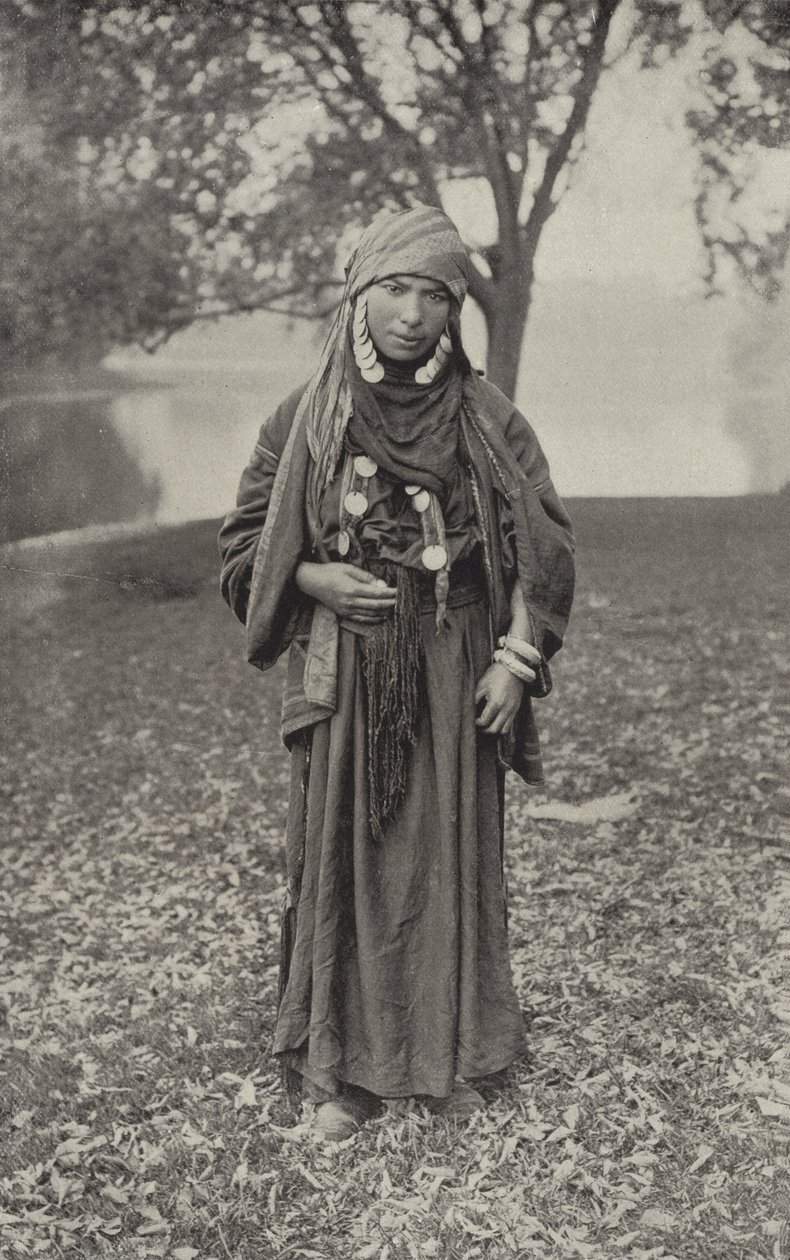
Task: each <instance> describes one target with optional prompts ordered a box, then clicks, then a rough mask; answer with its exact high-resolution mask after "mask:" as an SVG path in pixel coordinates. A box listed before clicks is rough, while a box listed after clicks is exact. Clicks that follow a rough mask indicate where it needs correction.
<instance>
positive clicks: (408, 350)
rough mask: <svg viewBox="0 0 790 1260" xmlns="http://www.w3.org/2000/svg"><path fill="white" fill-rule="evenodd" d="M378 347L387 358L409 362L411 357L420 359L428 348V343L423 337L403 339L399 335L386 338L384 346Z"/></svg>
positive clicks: (398, 361)
mask: <svg viewBox="0 0 790 1260" xmlns="http://www.w3.org/2000/svg"><path fill="white" fill-rule="evenodd" d="M380 349H381V353H382V354H384V356H385V357H386V358H387V359H394V360H395V362H396V363H411V361H412V360H413V359H421V358H422V357H423V355H424V354H425V351H426V350H427V349H428V345H427V343H426V341H425V340H424V339H420V340H419V341H405V340H402V339H401V338H400V337H391V338H389V339H388V341H387V344H386V346H382V347H380Z"/></svg>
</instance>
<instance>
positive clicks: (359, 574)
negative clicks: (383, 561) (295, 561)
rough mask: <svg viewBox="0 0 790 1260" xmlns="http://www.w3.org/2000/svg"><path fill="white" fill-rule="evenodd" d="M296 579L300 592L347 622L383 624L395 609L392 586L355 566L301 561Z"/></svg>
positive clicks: (394, 594) (394, 592)
mask: <svg viewBox="0 0 790 1260" xmlns="http://www.w3.org/2000/svg"><path fill="white" fill-rule="evenodd" d="M295 576H296V585H297V586H298V587H299V590H300V591H303V592H304V594H305V595H309V596H310V597H311V598H312V599H317V600H318V601H319V603H321V604H326V606H327V608H331V609H332V612H333V613H336V614H337V616H338V617H342V618H344V619H346V620H348V621H367V622H375V621H382V620H383V619H384V618H385V617H386V615H387V613H388V612H389V611H390V609H392V608H394V607H395V598H396V594H397V592H396V590H395V587H394V586H387V583H386V582H385V581H384V580H383V578H376V577H374V576H373V574H372V573H368V572H367V570H365V569H359V568H357V566H356V565H355V564H340V563H338V562H337V561H332V562H330V563H329V564H313V563H312V562H311V561H307V560H303V561H302V563H301V564H300V565H299V566H298V568H297V570H296V575H295Z"/></svg>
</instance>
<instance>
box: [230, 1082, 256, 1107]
mask: <svg viewBox="0 0 790 1260" xmlns="http://www.w3.org/2000/svg"><path fill="white" fill-rule="evenodd" d="M256 1101H257V1099H256V1094H255V1086H254V1084H253V1081H252V1077H251V1076H248V1077H247V1079H246V1080H245V1081H244V1084H243V1085H242V1087H241V1089H240V1090H239V1091H238V1093H237V1094H236V1097H235V1098H234V1099H233V1106H234V1107H235V1108H236V1110H237V1111H240V1110H241V1108H242V1107H254V1106H255V1104H256Z"/></svg>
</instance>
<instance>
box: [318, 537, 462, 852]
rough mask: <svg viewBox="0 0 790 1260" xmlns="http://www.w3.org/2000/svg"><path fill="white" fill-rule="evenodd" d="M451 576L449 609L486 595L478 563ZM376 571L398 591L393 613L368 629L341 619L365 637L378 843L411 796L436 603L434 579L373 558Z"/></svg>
mask: <svg viewBox="0 0 790 1260" xmlns="http://www.w3.org/2000/svg"><path fill="white" fill-rule="evenodd" d="M457 567H458V569H459V572H458V573H456V571H455V568H454V569H453V570H452V571H451V580H450V583H449V590H448V591H447V594H446V600H445V601H443V602H446V606H447V607H448V608H457V607H461V606H463V605H464V604H469V603H472V602H474V601H476V600H478V599H480V598H482V596H483V594H484V586H483V582H482V579H481V577H480V573H479V565H478V564H477V562H476V561H475V560H474V559H472V560H470V561H467V562H466V563H464V562H461V563H460V564H459V565H458V566H457ZM369 568H370V570H371V572H373V573H375V574H376V576H377V577H383V578H384V579H385V581H386V582H387V584H388V585H389V586H395V587H396V588H397V592H398V594H397V599H396V601H395V608H394V610H393V612H392V613H391V614H390V615H389V616H388V617H387V618H386V619H385V620H384V621H381V622H378V623H376V624H374V625H367V624H364V623H362V622H353V621H342V622H341V625H342V626H343V627H344V628H345V629H347V630H352V631H353V632H354V633H355V634H358V635H359V636H360V641H361V649H362V675H363V678H364V682H365V692H366V700H367V765H368V785H369V798H370V827H371V831H372V833H373V838H374V840H376V841H380V840H382V839H383V836H384V830H385V828H386V825H387V823H389V822H391V821H392V819H393V818H394V817H395V815H396V813H397V811H398V807H399V806H400V804H401V802H402V800H403V797H404V795H405V792H406V776H407V774H408V769H409V756H410V752H411V749H412V747H413V745H414V743H415V740H416V738H417V707H418V698H419V680H420V671H421V668H422V632H421V627H420V617H421V616H422V615H423V614H424V613H430V612H433V611H434V609H435V608H436V606H437V599H436V592H435V588H434V584H433V582H430V581H426V578H427V576H428V575H427V574H422V573H420V572H419V571H418V570H416V569H412V568H408V567H406V566H405V565H399V564H394V563H392V562H389V561H387V562H383V561H373V562H371V563H370V565H369Z"/></svg>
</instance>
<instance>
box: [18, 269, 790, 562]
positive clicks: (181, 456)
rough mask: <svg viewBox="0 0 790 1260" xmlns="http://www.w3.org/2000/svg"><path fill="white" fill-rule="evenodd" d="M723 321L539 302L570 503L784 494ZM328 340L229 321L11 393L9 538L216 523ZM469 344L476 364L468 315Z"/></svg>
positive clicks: (610, 293) (541, 361)
mask: <svg viewBox="0 0 790 1260" xmlns="http://www.w3.org/2000/svg"><path fill="white" fill-rule="evenodd" d="M725 314H726V313H723V312H722V308H715V307H712V306H710V305H707V304H704V303H686V304H685V305H678V303H677V301H675V300H670V299H669V298H668V297H667V295H666V294H665V293H663V292H662V291H658V290H651V289H649V287H647V286H645V285H644V284H640V285H638V286H634V287H633V288H632V289H631V290H627V289H626V288H624V286H623V285H622V284H621V285H619V286H618V287H617V288H616V289H615V288H607V287H606V286H602V285H596V286H593V285H589V284H587V285H581V284H579V285H573V286H570V285H566V286H557V285H554V286H552V288H551V289H550V290H548V289H547V290H546V291H543V292H541V293H539V294H538V297H537V299H536V305H535V309H534V312H533V315H532V317H531V318H532V322H531V325H530V335H529V338H528V344H527V349H526V354H525V357H524V363H523V367H522V373H521V379H520V382H519V390H518V394H517V401H518V403H519V405H520V406H521V408H522V410H523V411H524V412H525V414H526V415H527V417H528V418H529V419H530V420H532V422H533V423H534V425H535V428H536V429H537V431H538V434H539V436H540V438H541V441H542V443H543V445H544V447H545V449H546V452H547V454H548V456H549V460H550V462H551V465H552V472H553V474H554V479H555V481H556V483H557V485H558V487H559V488H560V490H561V492H562V493H563V494H565V495H566V496H578V495H616V496H628V495H687V494H703V495H717V494H742V493H744V492H747V491H750V490H773V489H777V488H779V486H780V485H782V484H784V482H786V481H787V479H788V476H790V468H789V467H787V466H786V465H787V463H788V460H787V458H786V451H785V447H786V445H787V442H786V434H785V430H786V426H785V423H784V408H783V407H782V406H780V407H778V409H777V407H776V406H775V402H778V401H779V400H774V401H771V400H770V399H769V400H768V402H766V401H765V398H763V399H762V404H761V405H762V407H763V411H762V412H761V413H760V414H761V417H762V419H761V425H760V429H759V432H758V433H755V432H754V431H753V430H754V425H752V428H751V429H750V428H749V426H748V425H746V424H744V423H743V421H742V420H740V419H739V420H738V421H737V423H736V422H734V421H733V399H734V398H738V399H739V400H740V401H739V406H740V407H741V412H742V414H745V415H753V414H754V411H753V407H752V406H751V404H750V399H751V396H752V393H753V392H754V389H753V386H752V384H751V383H750V381H747V382H746V385H745V386H744V385H743V383H741V385H740V386H738V381H737V380H735V378H734V377H733V375H732V371H731V365H730V362H729V359H730V358H731V344H732V343H731V329H730V327H729V325H728V323H727V318H725V317H724V316H725ZM320 335H321V334H320V330H319V329H317V327H316V326H315V325H309V324H299V323H297V324H293V325H287V324H286V323H285V321H283V320H282V319H277V318H275V317H272V316H267V315H255V316H250V317H244V316H237V317H232V318H230V317H229V318H227V319H224V320H222V321H220V322H218V323H201V324H197V325H195V326H193V327H192V328H190V329H188V330H187V331H186V332H184V333H182V334H180V335H179V336H178V337H174V338H173V339H172V341H171V342H169V343H168V344H167V345H166V346H165V347H164V348H163V349H162V350H161V351H159V352H158V353H157V354H156V355H154V356H149V355H145V354H143V353H142V352H139V351H134V350H124V351H119V352H118V353H117V354H115V355H113V356H111V357H110V359H109V360H108V361H107V363H106V364H105V370H104V373H103V375H102V376H101V377H100V378H99V379H98V382H92V383H91V388H89V389H83V390H81V391H76V392H75V391H70V392H58V391H57V390H56V389H53V388H52V387H51V386H50V387H47V386H42V388H41V389H37V388H36V387H35V381H34V384H33V386H32V387H31V386H30V385H28V386H27V387H26V389H25V391H24V394H20V393H19V392H18V393H17V396H16V397H13V396H6V398H5V399H2V400H0V541H7V540H10V539H17V538H22V537H26V536H29V535H40V534H47V533H53V532H56V531H60V530H71V529H79V528H83V527H85V526H89V525H91V526H95V525H104V524H109V523H117V522H141V523H142V522H152V523H171V522H178V521H186V520H190V519H195V518H199V517H208V516H214V517H216V516H220V515H221V514H222V513H224V512H225V511H227V510H228V508H229V507H230V506H232V504H233V502H234V499H235V494H236V487H237V485H238V480H239V476H240V473H241V470H242V469H243V467H244V465H245V463H246V461H247V459H248V458H249V455H250V452H251V450H252V447H253V444H254V442H255V438H256V436H257V433H258V429H259V427H260V425H261V423H262V422H263V420H264V419H265V418H266V416H267V415H268V414H270V412H271V411H272V409H273V408H274V406H275V405H276V404H277V403H278V402H279V401H280V400H281V399H282V398H283V397H285V395H286V394H288V393H289V392H290V390H292V389H293V388H295V387H296V386H297V385H299V384H300V383H302V382H304V381H305V380H306V379H307V377H308V376H309V375H310V372H311V370H312V368H313V366H314V364H315V362H316V359H317V356H318V348H319V343H320ZM465 337H466V338H467V341H468V344H469V347H470V350H471V353H472V354H473V357H474V356H475V355H476V356H477V357H478V358H481V357H482V355H481V348H482V336H481V331H480V327H479V325H477V326H476V325H475V321H474V316H473V314H472V317H471V318H470V319H469V320H468V321H467V327H466V329H465ZM763 340H764V339H763ZM741 344H742V343H741ZM761 344H762V342H761ZM735 366H736V371H740V369H738V364H737V360H736V361H735ZM741 375H742V373H741ZM745 379H746V378H744V380H745ZM755 388H756V387H755ZM761 388H762V389H763V394H764V393H765V389H764V385H763V386H762V387H761ZM769 404H770V405H769ZM766 408H767V409H768V411H770V413H771V414H770V415H767V412H766ZM774 411H776V416H775V417H774ZM766 417H767V418H766ZM772 417H773V418H772ZM774 419H775V420H776V423H774ZM782 434H785V437H784V438H783V439H781V440H783V441H784V442H785V447H782V449H781V450H780V449H779V446H777V443H778V442H779V441H780V437H781V435H782ZM772 435H773V436H772ZM772 452H773V454H772ZM766 470H767V471H766Z"/></svg>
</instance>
